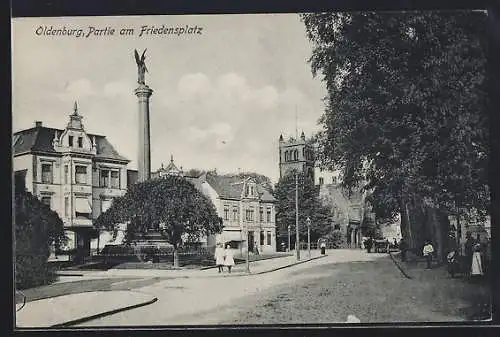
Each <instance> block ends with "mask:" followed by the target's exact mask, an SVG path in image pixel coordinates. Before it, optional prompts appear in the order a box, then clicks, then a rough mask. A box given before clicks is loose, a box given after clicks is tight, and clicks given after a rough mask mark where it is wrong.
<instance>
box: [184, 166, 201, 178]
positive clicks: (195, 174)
mask: <svg viewBox="0 0 500 337" xmlns="http://www.w3.org/2000/svg"><path fill="white" fill-rule="evenodd" d="M203 172H204V171H203V170H200V169H197V168H193V169H190V170H189V171H187V172H185V174H186V176H188V177H199V176H200V175H201V174H202V173H203Z"/></svg>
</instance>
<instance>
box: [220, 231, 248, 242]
mask: <svg viewBox="0 0 500 337" xmlns="http://www.w3.org/2000/svg"><path fill="white" fill-rule="evenodd" d="M222 238H223V240H224V242H228V241H242V240H244V235H242V233H241V231H240V230H237V231H226V230H224V231H223V232H222Z"/></svg>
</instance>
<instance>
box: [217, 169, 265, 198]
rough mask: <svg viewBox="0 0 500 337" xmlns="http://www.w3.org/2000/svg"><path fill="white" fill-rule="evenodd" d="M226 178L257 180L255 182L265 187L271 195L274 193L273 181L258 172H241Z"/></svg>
mask: <svg viewBox="0 0 500 337" xmlns="http://www.w3.org/2000/svg"><path fill="white" fill-rule="evenodd" d="M226 176H229V177H234V176H236V177H239V178H241V179H246V178H253V179H255V182H256V183H257V184H260V185H262V186H264V187H265V188H266V189H267V190H268V191H269V192H270V193H272V192H273V183H272V182H271V179H270V178H269V177H267V176H265V175H263V174H260V173H256V172H241V173H232V174H226Z"/></svg>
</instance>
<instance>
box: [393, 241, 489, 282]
mask: <svg viewBox="0 0 500 337" xmlns="http://www.w3.org/2000/svg"><path fill="white" fill-rule="evenodd" d="M399 248H400V250H401V257H402V260H403V261H405V260H406V250H407V245H406V242H405V241H404V240H403V239H401V241H400V243H399ZM450 254H452V255H454V256H456V255H457V254H458V255H460V253H458V252H456V251H452V252H451V253H450ZM450 254H449V255H448V260H450ZM422 255H423V256H424V258H425V260H426V262H427V269H430V268H431V266H432V259H433V255H434V246H433V245H432V243H431V241H430V240H426V241H425V244H424V246H423V249H422ZM485 255H486V249H485V244H484V243H483V242H481V238H480V235H479V234H478V235H477V236H476V239H473V238H472V235H471V234H470V233H469V232H468V233H467V234H466V242H465V245H464V258H465V260H464V264H465V265H464V266H463V268H464V272H465V273H466V274H469V275H471V276H481V275H483V274H484V266H485V264H487V260H488V259H487V258H486V256H485Z"/></svg>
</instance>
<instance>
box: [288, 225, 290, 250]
mask: <svg viewBox="0 0 500 337" xmlns="http://www.w3.org/2000/svg"><path fill="white" fill-rule="evenodd" d="M290 249H291V247H290V225H288V251H290Z"/></svg>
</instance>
